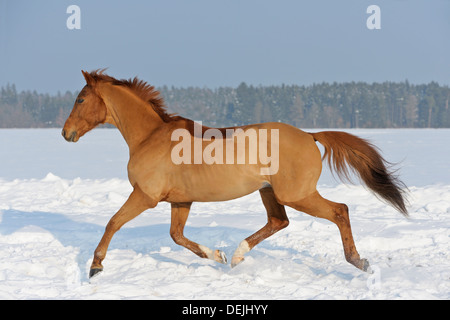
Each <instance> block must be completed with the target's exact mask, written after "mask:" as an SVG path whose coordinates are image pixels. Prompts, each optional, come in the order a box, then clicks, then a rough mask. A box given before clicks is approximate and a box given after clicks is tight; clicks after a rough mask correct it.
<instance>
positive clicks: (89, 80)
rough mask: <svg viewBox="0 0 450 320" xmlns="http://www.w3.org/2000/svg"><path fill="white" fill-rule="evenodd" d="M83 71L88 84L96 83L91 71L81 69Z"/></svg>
mask: <svg viewBox="0 0 450 320" xmlns="http://www.w3.org/2000/svg"><path fill="white" fill-rule="evenodd" d="M81 73H82V74H83V76H84V79H85V80H86V84H87V85H93V84H95V79H94V78H93V77H92V76H91V74H90V73H89V72H87V71H84V70H81Z"/></svg>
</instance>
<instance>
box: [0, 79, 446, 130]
mask: <svg viewBox="0 0 450 320" xmlns="http://www.w3.org/2000/svg"><path fill="white" fill-rule="evenodd" d="M158 89H159V91H160V92H161V94H162V96H163V97H164V99H165V102H166V105H167V107H168V111H169V112H175V113H178V114H179V115H181V116H184V117H187V118H190V119H193V120H198V121H202V122H203V124H204V125H207V126H215V127H226V126H235V125H243V124H249V123H258V122H271V121H280V122H285V123H289V124H292V125H294V126H297V127H300V128H449V127H450V110H449V100H450V88H449V87H448V86H442V85H439V84H438V83H436V82H431V83H429V84H421V85H413V84H410V83H409V82H408V81H405V82H383V83H372V84H368V83H364V82H350V83H320V84H313V85H309V86H298V85H281V86H252V85H247V84H246V83H241V84H240V85H239V86H238V87H237V88H231V87H220V88H217V89H208V88H196V87H188V88H175V87H167V86H164V87H161V88H158ZM77 95H78V92H70V91H67V92H66V93H64V94H62V93H58V94H56V95H49V94H43V93H37V92H36V91H33V92H31V91H22V92H17V90H16V87H15V85H10V84H8V85H7V86H6V87H2V88H1V90H0V128H47V127H62V126H63V124H64V121H65V119H66V118H67V116H68V115H69V113H70V111H71V110H72V107H73V104H74V101H75V98H76V96H77Z"/></svg>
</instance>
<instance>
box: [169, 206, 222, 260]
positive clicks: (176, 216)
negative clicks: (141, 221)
mask: <svg viewBox="0 0 450 320" xmlns="http://www.w3.org/2000/svg"><path fill="white" fill-rule="evenodd" d="M191 204H192V202H184V203H172V216H171V224H170V236H171V237H172V239H173V241H175V243H176V244H178V245H180V246H183V247H185V248H186V249H189V250H191V251H192V252H194V253H195V254H196V255H198V256H199V257H201V258H208V259H211V260H214V261H217V262H220V263H227V258H226V256H225V253H223V252H222V251H220V250H215V251H212V250H211V249H210V248H208V247H205V246H202V245H199V244H198V243H195V242H193V241H191V240H189V239H188V238H186V237H185V236H184V234H183V230H184V226H185V224H186V220H187V218H188V216H189V210H190V209H191Z"/></svg>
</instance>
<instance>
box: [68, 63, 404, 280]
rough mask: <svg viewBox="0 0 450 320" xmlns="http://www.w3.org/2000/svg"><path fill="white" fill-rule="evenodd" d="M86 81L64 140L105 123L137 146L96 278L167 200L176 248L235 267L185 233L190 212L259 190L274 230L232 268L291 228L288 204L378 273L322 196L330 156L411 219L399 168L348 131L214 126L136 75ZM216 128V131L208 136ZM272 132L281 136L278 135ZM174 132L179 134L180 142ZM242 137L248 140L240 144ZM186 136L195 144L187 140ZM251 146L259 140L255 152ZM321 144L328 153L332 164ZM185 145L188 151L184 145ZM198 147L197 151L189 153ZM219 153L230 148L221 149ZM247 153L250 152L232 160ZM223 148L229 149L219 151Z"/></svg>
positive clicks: (344, 174)
mask: <svg viewBox="0 0 450 320" xmlns="http://www.w3.org/2000/svg"><path fill="white" fill-rule="evenodd" d="M82 74H83V76H84V79H85V81H86V85H85V86H84V87H83V88H82V90H81V91H80V93H79V95H78V97H77V98H76V100H75V103H74V107H73V109H72V111H71V113H70V115H69V117H68V118H67V120H66V122H65V124H64V127H63V129H62V136H63V137H64V138H65V139H66V140H67V141H69V142H77V141H78V140H79V139H80V138H81V137H82V136H83V135H84V134H85V133H87V132H88V131H90V130H92V129H93V128H95V127H97V126H98V125H100V124H104V123H108V124H112V125H114V126H115V127H117V129H118V130H119V131H120V132H121V134H122V136H123V138H124V139H125V141H126V143H127V145H128V147H129V162H128V167H127V170H128V179H129V182H130V183H131V185H132V187H133V190H132V192H131V194H130V196H129V198H128V199H127V200H126V202H125V203H124V204H123V206H122V207H121V208H120V209H119V211H118V212H117V213H116V214H115V215H114V216H113V217H112V218H111V219H110V221H109V222H108V224H107V225H106V228H105V232H104V234H103V236H102V238H101V240H100V242H99V244H98V246H97V248H96V249H95V251H94V257H93V260H92V264H91V267H90V271H89V277H93V276H94V275H96V274H97V273H99V272H101V271H102V270H103V265H102V261H103V260H104V259H105V256H106V252H107V249H108V246H109V244H110V241H111V239H112V237H113V235H114V234H115V233H116V232H117V231H118V230H119V229H120V228H121V227H122V226H123V225H124V224H125V223H127V222H128V221H130V220H131V219H133V218H135V217H137V216H138V215H139V214H140V213H142V212H143V211H145V210H148V209H151V208H154V207H155V206H156V205H157V204H158V203H159V202H161V201H165V202H169V203H170V204H171V225H170V236H171V237H172V239H173V240H174V242H175V243H176V244H178V245H181V246H183V247H185V248H187V249H189V250H190V251H192V252H193V253H195V254H196V255H198V256H199V257H201V258H207V259H212V260H214V261H216V262H219V263H224V264H227V257H226V255H225V253H224V252H222V251H221V250H212V249H210V248H208V247H206V246H204V245H201V244H198V243H196V242H194V241H192V240H190V239H188V238H186V237H185V236H184V234H183V230H184V226H185V224H186V220H187V218H188V215H189V211H190V208H191V205H192V203H193V202H211V201H227V200H231V199H235V198H239V197H242V196H245V195H248V194H250V193H253V192H255V191H257V190H258V191H259V193H260V196H261V199H262V203H263V205H264V207H265V209H266V211H267V223H266V224H265V225H264V226H263V227H262V228H261V229H259V230H258V231H256V232H255V233H254V234H252V235H250V236H249V237H247V238H246V239H244V240H242V241H241V242H240V243H239V245H238V247H237V249H236V250H235V251H234V254H233V256H232V259H231V266H232V267H235V266H236V265H238V264H239V263H241V262H242V261H243V260H244V255H245V254H246V253H248V252H249V251H250V250H251V249H252V248H254V247H255V246H256V245H257V244H258V243H260V242H261V241H263V240H264V239H266V238H268V237H270V236H271V235H273V234H274V233H276V232H278V231H280V230H282V229H284V228H286V227H287V226H288V225H289V219H288V217H287V215H286V211H285V206H289V207H291V208H294V209H296V210H298V211H302V212H305V213H307V214H309V215H312V216H314V217H319V218H324V219H327V220H329V221H331V222H333V223H335V224H336V225H337V227H338V229H339V231H340V235H341V240H342V244H343V249H344V256H345V259H346V260H347V261H348V262H349V263H350V264H352V265H354V266H355V267H356V268H358V269H360V270H362V271H366V272H370V268H369V266H370V265H369V262H368V260H367V259H364V258H361V257H360V255H359V253H358V251H357V250H356V246H355V243H354V240H353V235H352V231H351V226H350V218H349V209H348V207H347V205H346V204H343V203H336V202H333V201H330V200H327V199H325V198H323V197H322V196H321V195H320V194H319V192H318V191H317V181H318V180H319V177H320V175H321V172H322V162H323V161H325V159H326V160H327V161H328V164H329V166H330V168H331V169H332V171H333V172H336V173H337V174H338V177H339V178H340V179H341V180H343V181H344V182H346V181H347V180H348V179H349V174H350V172H355V173H356V176H358V177H359V178H360V180H361V181H362V183H363V184H365V186H366V187H367V188H368V189H369V190H370V191H372V192H373V193H374V194H375V195H376V196H377V197H378V198H380V199H381V200H384V201H385V202H386V203H388V204H389V205H391V206H393V207H394V208H395V209H397V211H399V212H400V213H402V214H403V215H404V216H406V217H407V216H408V211H407V209H406V205H405V203H406V198H405V193H406V191H407V190H405V189H406V186H405V185H404V184H403V182H402V181H401V180H400V179H399V177H398V176H397V175H396V174H395V172H394V171H391V169H390V166H391V164H390V163H389V162H387V161H386V160H385V159H384V158H383V157H382V156H381V155H380V152H379V150H378V149H377V147H375V146H374V145H373V144H371V143H370V142H368V141H367V140H364V139H362V138H359V137H357V136H355V135H352V134H349V133H345V132H339V131H322V132H316V133H309V132H305V131H302V130H300V129H298V128H296V127H293V126H291V125H288V124H283V123H279V122H270V123H260V124H251V125H245V126H240V127H229V128H209V127H206V126H203V125H200V124H198V123H196V122H194V121H192V120H190V119H187V118H184V117H181V116H179V115H176V114H170V113H168V112H167V109H166V106H165V104H164V100H163V98H162V97H161V95H160V93H159V92H158V91H157V90H156V89H155V87H153V86H151V85H149V84H148V83H146V82H145V81H142V80H139V79H138V78H137V77H135V78H133V79H128V80H127V79H122V80H117V79H115V78H113V77H111V76H109V75H107V74H106V73H105V70H104V69H103V70H94V71H92V72H86V71H83V70H82ZM209 131H212V132H213V133H214V134H209V135H208V137H206V134H207V133H208V132H209ZM268 131H271V132H275V133H277V135H278V136H277V135H273V134H271V135H270V136H269V135H268V134H267V132H268ZM175 132H178V133H180V134H178V135H175V138H174V133H175ZM264 132H265V134H264ZM239 136H244V139H241V142H240V143H239V142H238V139H237V137H239ZM181 137H183V140H184V139H186V141H181V139H180V138H181ZM255 137H256V140H254V139H253V138H255ZM187 138H192V139H187ZM250 140H252V141H253V142H255V141H256V147H255V143H253V145H252V143H250V142H252V141H250ZM242 141H244V146H243V147H242V145H243V143H242ZM246 141H248V143H245V142H246ZM316 142H318V143H320V144H322V145H323V147H324V154H323V157H322V155H321V152H320V149H319V148H318V146H317V144H316ZM180 143H183V146H184V147H186V148H180ZM213 144H214V147H217V148H215V149H214V148H213V149H214V151H215V154H214V155H213V152H212V151H211V147H212V146H213ZM189 146H190V147H192V150H194V152H192V151H191V150H188V147H189ZM220 146H223V148H224V149H222V150H219V149H220V148H218V147H220ZM269 146H270V151H271V155H274V154H277V159H272V160H273V161H272V162H273V164H274V163H276V165H272V164H270V163H269V162H268V161H267V159H268V157H267V155H266V158H265V159H264V157H259V158H257V157H253V154H254V153H255V152H256V150H258V149H259V151H261V150H262V149H264V147H269ZM239 147H242V150H241V151H238V152H234V153H233V149H235V148H239ZM196 148H197V149H196ZM208 148H209V149H208ZM175 149H176V151H175V152H174V150H175ZM208 150H209V159H208ZM223 150H225V151H226V152H222V154H220V152H219V151H223ZM230 150H231V151H230ZM266 151H267V149H266ZM275 151H276V152H275ZM242 152H244V153H245V154H244V155H243V156H242ZM205 155H206V157H205V158H204V159H203V156H205ZM260 155H261V154H260ZM174 156H176V157H178V158H176V157H175V158H176V159H175V158H174ZM180 157H181V160H180ZM239 157H240V160H239ZM255 158H257V159H256V160H255ZM174 159H175V160H176V161H174ZM199 159H200V161H199ZM252 159H253V161H252ZM190 160H191V161H190ZM225 160H227V161H225ZM233 160H234V161H233ZM269 164H270V166H269Z"/></svg>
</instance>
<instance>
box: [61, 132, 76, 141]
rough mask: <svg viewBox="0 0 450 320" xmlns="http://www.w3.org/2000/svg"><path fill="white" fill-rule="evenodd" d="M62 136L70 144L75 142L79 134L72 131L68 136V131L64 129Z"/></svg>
mask: <svg viewBox="0 0 450 320" xmlns="http://www.w3.org/2000/svg"><path fill="white" fill-rule="evenodd" d="M61 134H62V136H63V137H64V139H66V141H68V142H75V137H76V136H77V132H76V131H72V132H71V133H70V134H69V135H67V132H66V130H64V129H63V130H62V132H61Z"/></svg>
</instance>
